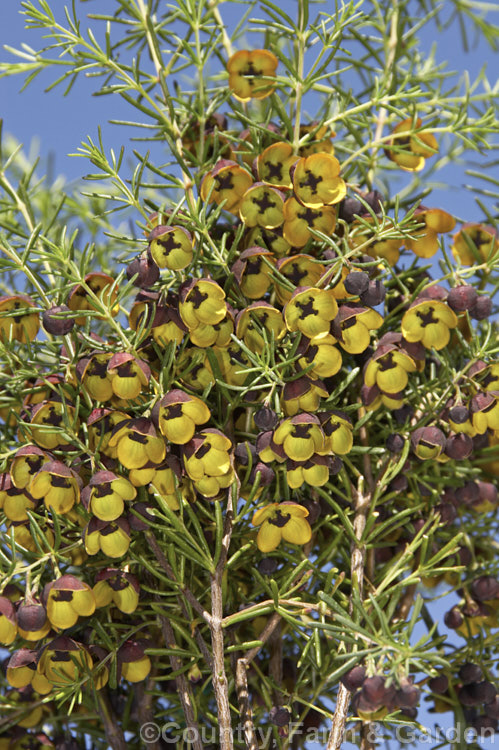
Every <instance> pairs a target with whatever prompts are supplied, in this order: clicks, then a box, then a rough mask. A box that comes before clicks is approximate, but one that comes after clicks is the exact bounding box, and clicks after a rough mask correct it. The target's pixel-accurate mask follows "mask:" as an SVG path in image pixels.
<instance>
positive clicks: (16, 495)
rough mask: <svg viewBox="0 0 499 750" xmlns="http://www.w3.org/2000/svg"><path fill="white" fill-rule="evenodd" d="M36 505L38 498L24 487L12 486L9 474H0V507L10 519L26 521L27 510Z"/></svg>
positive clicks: (32, 508)
mask: <svg viewBox="0 0 499 750" xmlns="http://www.w3.org/2000/svg"><path fill="white" fill-rule="evenodd" d="M37 505H38V500H36V498H34V497H33V496H32V495H31V494H30V493H29V491H28V490H27V489H26V488H22V489H21V488H20V487H14V485H13V484H12V480H11V478H10V475H9V474H1V475H0V509H1V510H3V512H4V514H5V516H6V517H7V518H8V519H9V520H10V521H27V520H28V513H27V511H31V510H34V509H35V508H36V506H37Z"/></svg>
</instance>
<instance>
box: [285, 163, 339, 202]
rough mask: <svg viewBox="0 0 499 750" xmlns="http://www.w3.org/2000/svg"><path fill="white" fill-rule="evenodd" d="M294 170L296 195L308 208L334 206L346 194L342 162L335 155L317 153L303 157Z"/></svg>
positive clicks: (294, 190)
mask: <svg viewBox="0 0 499 750" xmlns="http://www.w3.org/2000/svg"><path fill="white" fill-rule="evenodd" d="M292 171H293V192H294V194H295V197H296V198H297V199H298V200H299V201H300V203H302V204H303V205H304V206H306V207H307V208H316V209H317V208H321V207H322V206H332V205H333V204H335V203H339V202H340V201H342V200H343V198H344V197H345V195H346V185H345V181H344V180H343V179H342V178H341V177H340V163H339V161H338V159H337V158H336V157H335V156H331V155H330V154H326V153H316V154H312V155H311V156H306V157H302V158H301V159H299V160H298V161H297V162H296V164H295V165H294V167H293V170H292Z"/></svg>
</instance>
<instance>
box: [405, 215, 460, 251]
mask: <svg viewBox="0 0 499 750" xmlns="http://www.w3.org/2000/svg"><path fill="white" fill-rule="evenodd" d="M414 219H415V220H416V221H417V222H418V223H421V224H424V226H423V227H422V228H421V229H416V230H414V231H411V232H410V234H411V237H405V238H404V245H405V246H406V248H407V249H408V250H412V252H413V253H415V255H417V256H418V257H419V258H431V257H433V255H435V253H436V252H437V251H438V249H439V241H438V235H439V234H443V233H445V232H451V231H452V230H453V229H454V227H455V226H456V220H455V219H454V217H453V216H451V215H450V214H449V213H447V211H443V210H442V209H440V208H425V207H423V206H419V208H417V209H416V210H415V212H414Z"/></svg>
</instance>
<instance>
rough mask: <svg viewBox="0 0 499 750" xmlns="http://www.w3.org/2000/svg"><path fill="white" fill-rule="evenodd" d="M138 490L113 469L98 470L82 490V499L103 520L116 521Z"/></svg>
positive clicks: (90, 510)
mask: <svg viewBox="0 0 499 750" xmlns="http://www.w3.org/2000/svg"><path fill="white" fill-rule="evenodd" d="M136 496H137V490H136V489H135V487H134V486H133V484H131V483H130V482H129V481H128V479H125V477H120V476H118V475H117V474H114V473H113V472H112V471H98V472H97V473H96V474H94V475H93V476H92V478H91V480H90V483H89V484H88V486H87V487H85V489H84V490H83V492H82V501H83V502H84V504H85V506H86V507H87V508H88V510H89V512H90V513H93V515H94V516H97V518H99V519H100V520H101V521H114V520H115V519H116V518H119V517H120V516H121V515H122V513H123V512H124V510H125V501H126V500H133V499H134V498H135V497H136Z"/></svg>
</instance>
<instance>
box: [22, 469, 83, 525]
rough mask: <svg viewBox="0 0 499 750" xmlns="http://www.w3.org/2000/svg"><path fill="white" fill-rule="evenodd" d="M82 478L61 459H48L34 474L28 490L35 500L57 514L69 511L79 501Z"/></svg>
mask: <svg viewBox="0 0 499 750" xmlns="http://www.w3.org/2000/svg"><path fill="white" fill-rule="evenodd" d="M82 484H83V482H82V480H81V479H80V477H79V476H78V474H77V473H76V472H75V471H73V470H72V469H70V468H69V467H68V466H66V464H64V463H63V462H62V461H49V462H48V463H46V464H43V466H42V467H41V468H40V471H39V472H38V473H37V474H35V476H34V477H33V479H32V480H31V482H30V485H29V491H30V493H31V495H32V496H33V497H34V498H35V500H41V499H42V498H43V502H44V504H45V507H46V508H47V509H48V510H51V511H52V512H54V513H57V514H64V513H69V511H70V510H71V508H72V507H73V506H74V505H76V503H78V502H79V501H80V489H81V487H82Z"/></svg>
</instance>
